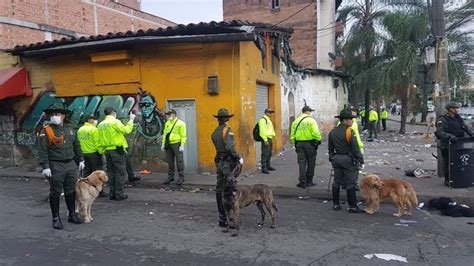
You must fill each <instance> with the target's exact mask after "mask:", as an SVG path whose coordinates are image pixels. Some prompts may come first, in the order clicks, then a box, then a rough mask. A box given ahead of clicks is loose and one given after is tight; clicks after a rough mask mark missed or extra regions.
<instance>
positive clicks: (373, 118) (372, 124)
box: [367, 107, 379, 141]
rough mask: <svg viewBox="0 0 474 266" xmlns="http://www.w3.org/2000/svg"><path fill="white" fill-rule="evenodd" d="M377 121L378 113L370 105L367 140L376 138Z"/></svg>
mask: <svg viewBox="0 0 474 266" xmlns="http://www.w3.org/2000/svg"><path fill="white" fill-rule="evenodd" d="M377 121H379V115H378V114H377V111H375V110H374V109H373V108H372V107H370V111H369V138H368V139H367V141H374V138H377Z"/></svg>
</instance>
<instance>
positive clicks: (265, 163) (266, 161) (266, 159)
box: [260, 139, 273, 170]
mask: <svg viewBox="0 0 474 266" xmlns="http://www.w3.org/2000/svg"><path fill="white" fill-rule="evenodd" d="M267 141H268V144H267V145H265V142H263V141H262V156H261V158H260V162H261V164H262V169H263V170H266V169H268V168H269V167H270V166H271V165H270V159H271V158H272V152H273V141H272V139H268V140H267Z"/></svg>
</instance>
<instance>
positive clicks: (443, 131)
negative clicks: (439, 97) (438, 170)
mask: <svg viewBox="0 0 474 266" xmlns="http://www.w3.org/2000/svg"><path fill="white" fill-rule="evenodd" d="M459 107H460V106H459V104H457V103H455V102H448V103H447V104H446V110H447V111H448V113H447V114H444V115H442V116H441V117H440V118H439V119H438V122H437V123H436V132H435V136H436V138H437V139H438V147H439V148H440V149H441V156H442V158H443V172H444V184H445V185H446V186H449V182H450V176H449V143H455V142H456V141H457V139H458V138H462V137H465V136H466V134H467V135H469V136H471V137H472V135H473V134H472V131H471V129H469V127H468V126H467V125H466V123H464V120H463V119H462V118H461V116H459Z"/></svg>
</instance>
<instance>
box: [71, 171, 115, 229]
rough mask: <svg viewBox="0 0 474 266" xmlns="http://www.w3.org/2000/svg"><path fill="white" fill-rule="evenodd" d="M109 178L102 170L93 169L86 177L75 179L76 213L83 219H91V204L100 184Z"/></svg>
mask: <svg viewBox="0 0 474 266" xmlns="http://www.w3.org/2000/svg"><path fill="white" fill-rule="evenodd" d="M108 180H109V178H108V176H107V174H106V173H105V172H104V171H100V170H97V171H94V172H92V174H90V175H89V176H88V177H86V178H84V179H79V180H77V183H76V213H78V215H79V217H80V218H81V219H83V220H84V222H85V223H90V222H91V221H92V220H93V219H92V216H91V206H92V203H94V200H95V199H96V198H97V196H98V195H99V192H100V191H101V190H102V186H103V185H104V184H105V183H106V182H107V181H108Z"/></svg>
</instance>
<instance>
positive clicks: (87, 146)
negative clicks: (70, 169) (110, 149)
mask: <svg viewBox="0 0 474 266" xmlns="http://www.w3.org/2000/svg"><path fill="white" fill-rule="evenodd" d="M77 139H78V140H79V143H80V144H81V150H82V153H84V154H88V153H95V152H98V151H99V150H100V149H99V130H98V129H97V127H96V126H95V125H94V124H91V123H89V122H85V123H84V125H83V126H82V127H80V128H79V129H78V130H77Z"/></svg>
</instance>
